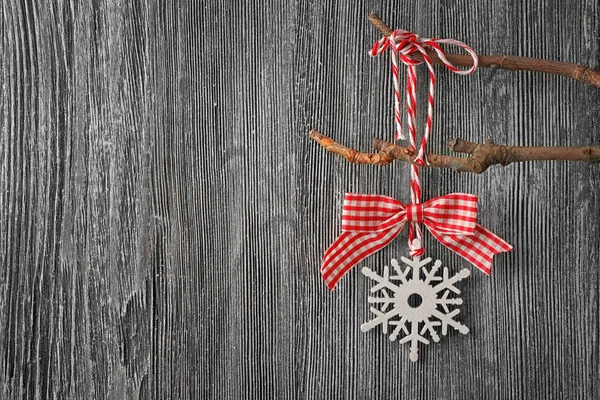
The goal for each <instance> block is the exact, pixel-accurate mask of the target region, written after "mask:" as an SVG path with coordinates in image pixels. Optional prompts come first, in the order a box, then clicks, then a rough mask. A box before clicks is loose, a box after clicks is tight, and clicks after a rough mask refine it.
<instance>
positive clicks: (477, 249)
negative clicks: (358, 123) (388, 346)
mask: <svg viewBox="0 0 600 400" xmlns="http://www.w3.org/2000/svg"><path fill="white" fill-rule="evenodd" d="M369 21H371V23H372V24H373V25H374V26H375V27H376V28H377V29H378V30H379V31H380V32H382V33H383V35H384V36H383V38H381V39H380V40H378V41H377V42H375V44H374V45H373V48H372V49H371V52H370V54H371V55H372V56H377V55H379V54H381V53H383V52H384V51H386V50H388V49H389V50H390V51H391V55H392V57H391V58H392V79H393V89H394V93H393V100H394V123H395V139H396V140H399V139H405V136H404V132H403V126H402V121H401V111H400V105H401V95H400V85H399V63H398V60H400V62H401V63H402V64H404V65H405V66H406V67H407V89H406V103H407V105H406V107H407V117H408V123H407V128H408V129H407V130H408V140H409V145H408V147H404V146H399V145H396V144H393V143H389V142H386V141H383V140H379V139H375V141H374V143H373V147H375V149H377V150H378V152H377V153H363V152H359V151H356V150H354V149H351V148H348V147H345V146H343V145H341V144H338V143H336V142H335V141H333V140H332V139H331V138H329V137H327V136H325V135H323V134H321V133H319V132H318V131H317V130H314V129H313V130H312V131H311V132H310V137H311V138H312V139H313V140H315V141H317V142H318V143H319V144H321V145H322V146H323V147H324V148H326V149H327V150H328V151H330V152H332V153H335V154H339V155H341V156H343V157H344V158H346V159H347V160H348V161H350V162H352V163H357V164H373V165H389V164H391V163H392V162H393V161H395V160H400V161H404V162H406V163H408V164H409V166H410V188H409V191H410V199H411V201H410V203H409V204H403V203H401V202H400V201H398V200H396V199H394V198H391V197H388V196H383V195H374V194H356V193H347V194H346V196H345V198H344V205H343V213H342V233H341V235H340V236H339V237H338V238H337V239H336V240H335V241H334V242H333V243H332V244H331V246H330V247H329V248H328V249H327V251H326V252H325V255H324V257H323V264H322V267H321V273H322V275H323V279H324V280H325V283H326V284H327V286H328V287H329V288H330V289H333V288H334V287H335V285H336V284H337V283H338V281H339V280H340V279H341V277H342V276H343V275H344V274H345V273H347V272H348V271H349V270H350V269H351V268H352V267H354V266H355V265H356V264H358V263H359V262H360V261H361V260H363V259H365V258H366V257H368V256H369V255H371V254H373V253H375V252H377V251H379V250H381V249H382V248H383V247H385V246H387V245H388V244H390V243H391V242H392V241H393V239H394V238H395V237H397V236H398V234H399V233H400V232H401V231H402V229H403V228H404V226H405V225H407V224H408V227H409V229H408V244H409V250H410V255H411V257H412V260H411V259H409V258H405V257H401V260H402V262H403V263H404V264H406V265H407V267H406V268H405V269H402V268H400V265H399V264H398V262H397V261H396V260H392V263H391V264H392V267H393V268H394V270H395V272H396V275H392V276H390V271H389V267H388V266H385V267H384V271H383V275H379V274H378V273H377V272H375V271H373V270H371V269H370V268H367V267H364V268H363V269H362V272H363V274H364V275H365V276H367V277H369V278H370V279H372V280H374V281H375V282H377V284H376V285H375V286H374V287H373V288H372V289H371V292H373V293H377V294H378V296H379V297H369V298H368V301H369V303H371V304H374V305H379V306H380V308H377V307H371V308H370V310H371V312H372V313H373V314H375V318H373V319H372V320H370V321H368V322H366V323H365V324H363V325H362V326H361V329H362V330H363V331H364V332H366V331H369V330H371V329H373V328H375V327H378V326H380V325H381V327H382V330H383V333H384V334H387V333H388V330H389V329H392V328H390V326H393V327H394V328H393V330H392V332H391V333H390V336H389V337H390V339H391V340H396V339H397V338H400V340H399V341H400V343H410V359H411V360H412V361H417V360H418V343H419V342H421V343H425V344H429V339H428V337H431V339H432V340H433V341H435V342H437V341H439V340H440V337H439V334H438V332H437V330H436V328H437V327H441V333H442V335H446V334H447V332H448V327H452V328H454V329H456V330H457V331H459V332H460V333H462V334H466V333H468V332H469V329H468V328H467V327H466V326H465V325H463V324H461V323H460V322H458V321H457V320H456V319H455V317H456V316H457V315H458V314H459V312H460V310H459V309H453V310H451V309H450V308H449V306H451V305H452V306H454V305H460V304H462V299H460V298H452V297H449V295H450V294H451V293H455V294H460V291H459V290H458V289H457V287H456V286H455V284H456V283H457V282H458V281H460V280H462V279H464V278H466V277H467V276H469V275H470V272H469V270H468V269H463V270H461V271H460V272H458V273H457V274H455V275H452V276H450V273H449V271H448V269H447V268H446V267H444V269H443V277H439V276H437V272H438V271H439V269H440V267H441V265H442V263H441V261H439V260H436V261H435V263H434V264H433V266H431V268H430V269H428V268H427V267H426V266H427V264H429V263H430V262H431V261H432V259H431V258H425V259H424V260H421V257H422V256H423V255H424V253H425V249H424V247H423V245H422V243H423V237H422V235H423V234H422V226H424V227H425V228H426V230H427V231H428V232H430V233H431V234H432V235H433V237H435V238H436V239H437V240H438V241H440V242H441V243H442V244H443V245H444V246H445V247H447V248H448V249H450V250H452V251H453V252H455V253H456V254H458V255H460V256H461V257H463V258H464V259H465V260H467V261H469V262H470V263H471V264H472V265H474V266H476V267H477V268H478V269H480V270H481V271H483V272H484V273H486V274H489V273H490V271H491V267H492V260H493V257H494V255H496V254H499V253H502V252H506V251H510V250H511V249H512V246H511V245H510V244H508V243H507V242H506V241H504V240H503V239H502V238H500V237H498V236H497V235H495V234H494V233H493V232H491V231H489V230H487V229H485V228H484V227H482V226H481V225H478V224H477V222H476V221H477V196H475V195H472V194H465V193H453V194H449V195H445V196H440V197H437V198H434V199H431V200H428V201H426V202H424V203H423V202H422V193H421V178H420V175H419V168H421V167H423V168H432V167H441V168H452V169H454V170H456V171H457V172H471V173H482V172H484V171H485V170H487V168H488V167H490V166H492V165H495V164H501V165H508V164H510V163H513V162H520V161H529V160H544V159H551V160H559V159H561V160H579V161H588V162H595V161H600V147H598V146H586V147H513V146H500V145H496V144H494V143H493V142H492V141H491V140H488V141H486V143H485V144H475V143H471V142H467V141H464V140H462V139H454V140H453V141H451V142H450V144H449V147H450V148H451V150H454V151H456V152H459V153H466V154H470V157H464V158H462V157H455V156H442V155H433V154H428V153H427V144H428V142H429V139H430V134H431V128H432V119H433V105H434V87H435V82H436V77H435V70H434V67H433V64H434V63H438V64H442V65H444V66H445V67H446V68H447V69H449V70H450V71H452V72H454V73H457V74H459V75H469V74H471V73H473V72H474V71H475V70H476V68H477V67H478V66H481V67H491V68H504V69H510V70H530V71H539V72H547V73H557V74H561V75H565V76H570V77H572V78H574V79H577V80H580V81H582V82H584V83H586V84H590V85H594V86H597V87H600V74H597V73H595V72H594V71H592V70H590V69H588V68H584V67H581V66H579V65H576V64H568V63H557V62H553V61H546V60H537V59H529V58H522V57H512V56H478V55H477V54H476V53H475V52H474V51H473V50H472V49H471V48H470V47H469V46H467V45H466V44H464V43H462V42H459V41H457V40H454V39H438V38H422V37H420V36H418V35H416V34H414V33H412V32H409V31H404V30H392V29H390V28H389V27H387V25H385V24H384V23H383V22H382V21H381V19H379V17H377V16H376V15H375V14H372V15H371V16H370V17H369ZM441 45H451V46H458V47H460V48H462V49H463V50H464V51H466V52H467V55H457V54H447V53H445V52H444V50H443V49H442V48H441ZM423 63H424V64H425V65H426V66H427V69H428V72H429V74H428V75H429V93H428V98H427V119H426V121H425V126H424V133H423V136H422V138H421V141H420V143H419V144H418V143H417V135H416V131H417V128H416V115H417V112H416V107H417V101H416V93H417V77H416V66H417V65H419V64H423ZM459 66H463V67H468V69H464V70H461V69H459V68H458V67H459ZM409 275H410V277H409ZM433 282H439V283H437V284H433Z"/></svg>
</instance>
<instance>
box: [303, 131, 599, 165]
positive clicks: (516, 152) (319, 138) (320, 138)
mask: <svg viewBox="0 0 600 400" xmlns="http://www.w3.org/2000/svg"><path fill="white" fill-rule="evenodd" d="M310 138H311V139H313V140H314V141H316V142H317V143H319V144H320V145H321V146H323V147H324V148H325V149H326V150H328V151H330V152H332V153H335V154H339V155H341V156H342V157H344V158H345V159H346V160H348V161H350V162H352V163H355V164H372V165H389V164H390V163H391V162H392V161H393V160H399V161H403V162H406V163H409V164H414V159H415V158H416V156H417V153H416V152H415V151H412V150H410V149H409V148H407V147H403V146H398V145H396V144H393V143H389V142H386V141H384V140H380V139H374V140H373V147H374V148H375V149H376V150H378V152H377V153H362V152H360V151H357V150H354V149H351V148H348V147H345V146H343V145H341V144H339V143H336V142H335V141H334V140H333V139H331V138H329V137H327V136H325V135H323V134H321V133H319V132H318V131H317V130H316V129H313V130H312V131H311V132H310ZM448 147H449V148H450V150H452V151H454V152H457V153H466V154H470V155H471V156H470V157H456V156H441V155H436V154H428V155H427V160H428V161H429V164H428V165H425V166H424V167H426V168H451V169H453V170H455V171H457V172H470V173H474V174H480V173H482V172H484V171H485V170H487V169H488V168H489V167H491V166H492V165H498V164H499V165H503V166H506V165H508V164H511V163H514V162H522V161H535V160H565V161H586V162H599V161H600V146H584V147H529V146H502V145H499V144H495V143H493V142H492V141H491V140H487V141H486V142H485V143H483V144H477V143H473V142H469V141H466V140H463V139H460V138H456V139H454V140H452V141H450V143H448Z"/></svg>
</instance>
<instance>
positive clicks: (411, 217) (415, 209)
mask: <svg viewBox="0 0 600 400" xmlns="http://www.w3.org/2000/svg"><path fill="white" fill-rule="evenodd" d="M406 219H407V220H408V222H416V223H419V224H420V223H422V222H423V221H424V215H423V204H407V205H406Z"/></svg>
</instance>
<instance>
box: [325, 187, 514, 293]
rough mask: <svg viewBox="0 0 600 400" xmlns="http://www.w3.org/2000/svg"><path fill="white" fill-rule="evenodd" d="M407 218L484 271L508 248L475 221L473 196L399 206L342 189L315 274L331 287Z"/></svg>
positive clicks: (385, 242)
mask: <svg viewBox="0 0 600 400" xmlns="http://www.w3.org/2000/svg"><path fill="white" fill-rule="evenodd" d="M407 222H412V223H415V224H421V223H422V224H424V225H425V227H426V228H427V230H429V232H431V234H432V235H433V236H434V237H435V238H436V239H437V240H439V241H440V242H441V243H442V244H443V245H444V246H446V247H447V248H449V249H450V250H452V251H453V252H455V253H456V254H458V255H460V256H461V257H463V258H464V259H466V260H467V261H469V262H470V263H471V264H473V265H474V266H476V267H477V268H479V269H480V270H482V271H483V272H485V273H486V274H489V273H490V272H491V268H492V261H493V257H494V255H495V254H498V253H502V252H505V251H510V250H511V249H512V246H511V245H510V244H508V243H507V242H505V241H504V240H503V239H502V238H500V237H498V236H496V235H495V234H494V233H492V232H490V231H488V230H487V229H485V228H484V227H482V226H481V225H478V224H477V196H476V195H472V194H464V193H453V194H448V195H445V196H440V197H436V198H434V199H431V200H429V201H427V202H425V203H423V204H408V205H404V204H402V203H401V202H400V201H398V200H395V199H393V198H391V197H388V196H382V195H374V194H356V193H346V196H345V197H344V207H343V213H342V234H341V235H340V236H339V237H338V238H337V239H336V240H335V242H333V244H332V245H331V246H330V247H329V249H327V251H326V252H325V256H324V257H323V265H322V267H321V274H322V275H323V279H324V280H325V283H326V284H327V286H328V287H329V288H330V289H333V288H334V286H335V285H336V283H337V282H338V281H339V280H340V278H341V277H342V276H343V275H344V274H345V273H346V272H347V271H348V270H349V269H350V268H352V267H354V266H355V265H356V264H358V263H359V262H360V261H361V260H363V259H364V258H366V257H368V256H370V255H371V254H373V253H375V252H377V251H379V250H381V249H382V248H384V247H385V246H387V245H388V244H389V243H390V242H391V241H392V240H393V239H394V238H395V237H396V236H398V234H399V233H400V231H401V230H402V228H404V225H405V224H406V223H407Z"/></svg>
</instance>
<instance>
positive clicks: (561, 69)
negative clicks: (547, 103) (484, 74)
mask: <svg viewBox="0 0 600 400" xmlns="http://www.w3.org/2000/svg"><path fill="white" fill-rule="evenodd" d="M369 22H371V24H372V25H373V27H374V28H375V29H377V30H378V31H379V32H381V33H382V34H383V35H384V36H389V35H391V34H392V32H393V30H392V29H391V28H390V27H389V26H387V25H386V24H385V23H384V22H383V21H382V20H381V19H380V18H379V17H378V16H377V14H371V15H369ZM427 55H428V56H429V57H430V58H431V60H432V61H433V62H434V63H438V64H439V63H441V60H440V59H439V57H438V56H437V53H436V52H435V51H429V50H428V51H427ZM410 57H411V58H413V59H415V60H418V61H423V56H422V55H421V54H412V55H411V56H410ZM478 57H479V67H483V68H493V69H507V70H510V71H534V72H541V73H545V74H555V75H563V76H567V77H569V78H573V79H576V80H578V81H580V82H583V83H585V84H586V85H591V86H595V87H597V88H600V73H598V72H596V71H594V70H593V69H591V68H587V67H584V66H581V65H578V64H572V63H566V62H561V61H550V60H543V59H539V58H530V57H517V56H486V55H478ZM446 58H447V59H448V61H450V62H451V63H452V64H454V65H457V66H461V67H470V66H472V65H473V59H472V58H471V56H470V55H466V54H465V55H463V54H449V53H446Z"/></svg>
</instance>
